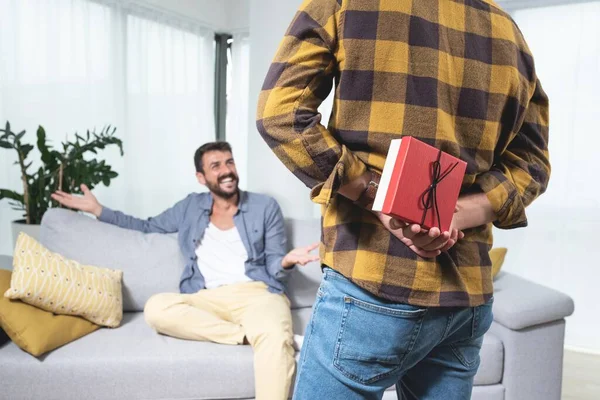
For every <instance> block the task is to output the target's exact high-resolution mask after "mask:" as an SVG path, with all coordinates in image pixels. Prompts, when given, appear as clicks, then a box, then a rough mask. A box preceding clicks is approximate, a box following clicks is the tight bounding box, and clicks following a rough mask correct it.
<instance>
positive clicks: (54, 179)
mask: <svg viewBox="0 0 600 400" xmlns="http://www.w3.org/2000/svg"><path fill="white" fill-rule="evenodd" d="M115 131H116V128H111V127H110V126H109V127H106V128H104V129H102V131H100V133H96V132H95V131H93V132H90V131H87V134H86V135H85V136H80V135H78V134H77V133H76V134H75V139H74V140H71V141H65V142H63V143H61V148H60V150H57V149H55V148H53V147H52V146H51V145H49V144H48V143H47V140H46V131H45V130H44V128H43V127H42V126H40V127H38V130H37V142H36V145H37V149H38V151H39V153H40V159H39V160H36V162H35V163H34V162H33V161H29V156H30V155H31V151H32V150H33V149H34V146H33V145H31V144H27V143H24V142H23V141H22V139H23V137H24V136H25V131H22V132H19V133H15V132H13V131H12V130H11V127H10V123H8V122H7V123H6V127H5V128H4V129H0V147H1V148H5V149H8V150H14V151H16V152H17V161H16V162H15V164H16V165H18V166H19V170H20V175H21V182H22V186H23V189H22V193H19V192H17V191H13V190H8V189H0V200H3V199H7V200H8V201H9V202H10V205H11V206H12V207H13V209H15V210H19V211H23V217H24V219H22V220H18V221H14V222H13V223H12V226H13V241H16V239H17V237H18V234H19V232H22V231H24V232H26V233H27V234H29V235H30V236H32V237H35V238H37V237H38V232H39V224H40V223H41V221H42V217H43V216H44V213H45V212H46V211H47V210H48V209H49V208H50V207H53V206H55V205H57V203H56V202H55V201H54V200H52V199H51V197H50V195H51V194H52V193H54V192H55V191H56V190H59V189H60V190H62V191H64V192H68V193H80V189H79V184H81V183H85V184H86V185H87V186H88V187H89V188H90V189H92V188H94V186H97V185H98V184H99V183H103V184H104V185H106V186H109V185H110V181H111V180H112V179H114V178H116V177H117V176H118V174H117V172H115V171H113V169H112V167H111V166H110V165H107V164H106V162H105V161H104V160H101V161H99V160H97V159H96V158H94V157H89V155H90V154H97V153H98V150H102V149H104V148H106V147H107V146H111V145H115V146H117V147H118V148H119V150H120V154H121V156H122V155H123V143H122V142H121V140H120V139H119V138H117V137H115V136H114V133H115ZM84 156H88V157H84ZM38 161H39V162H38Z"/></svg>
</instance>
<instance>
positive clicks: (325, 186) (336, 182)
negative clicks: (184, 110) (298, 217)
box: [310, 146, 367, 205]
mask: <svg viewBox="0 0 600 400" xmlns="http://www.w3.org/2000/svg"><path fill="white" fill-rule="evenodd" d="M366 171H367V166H366V165H365V163H364V162H362V160H360V159H359V158H358V157H357V156H355V155H354V153H352V152H351V151H349V150H348V148H347V147H346V146H342V156H341V157H340V159H339V161H338V162H337V163H336V165H335V167H334V168H333V171H332V172H331V174H330V175H329V177H328V178H327V180H325V182H321V183H319V184H317V185H316V186H315V187H313V188H312V190H311V191H310V198H311V200H312V201H313V202H315V203H317V204H325V205H329V203H330V202H331V199H332V198H333V197H334V196H335V195H336V194H337V191H338V190H339V188H340V187H342V186H344V185H345V184H347V183H349V182H352V181H353V180H355V179H358V178H360V177H361V176H362V175H363V174H364V173H365V172H366Z"/></svg>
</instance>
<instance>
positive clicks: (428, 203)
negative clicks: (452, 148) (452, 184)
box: [420, 150, 458, 230]
mask: <svg viewBox="0 0 600 400" xmlns="http://www.w3.org/2000/svg"><path fill="white" fill-rule="evenodd" d="M441 158H442V150H440V151H439V152H438V155H437V159H436V160H435V161H434V162H433V168H432V171H431V172H432V176H431V185H429V187H428V188H427V190H425V192H423V194H422V195H421V205H423V217H422V218H421V224H420V225H421V226H422V225H423V224H424V223H425V218H427V212H428V211H429V210H431V209H432V208H433V209H435V213H436V216H437V223H438V228H439V229H440V230H441V229H442V225H441V222H440V210H439V209H438V204H437V186H438V184H439V183H440V182H441V181H443V180H444V179H445V178H446V177H447V176H448V175H450V173H451V172H452V171H453V170H454V168H456V166H457V165H458V163H455V164H454V165H453V166H451V167H450V168H449V169H448V170H446V172H444V173H443V174H442V173H441V171H442V165H441V164H440V159H441Z"/></svg>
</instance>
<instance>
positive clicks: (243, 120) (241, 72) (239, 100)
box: [225, 32, 250, 188]
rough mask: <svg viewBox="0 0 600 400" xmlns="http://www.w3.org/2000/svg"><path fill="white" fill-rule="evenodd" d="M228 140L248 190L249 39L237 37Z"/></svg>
mask: <svg viewBox="0 0 600 400" xmlns="http://www.w3.org/2000/svg"><path fill="white" fill-rule="evenodd" d="M228 58H229V59H228V64H229V65H230V68H228V77H227V120H226V127H227V129H226V133H225V135H226V137H227V141H228V142H229V143H230V144H231V147H232V149H233V155H234V158H235V163H236V167H237V170H238V174H239V177H240V186H241V187H243V188H246V187H247V184H248V182H247V180H246V179H247V177H248V175H247V173H248V156H249V155H248V150H247V149H248V99H249V96H250V91H249V83H250V82H249V79H250V37H249V35H248V33H247V32H240V33H234V35H233V42H232V44H231V52H230V53H229V57H228Z"/></svg>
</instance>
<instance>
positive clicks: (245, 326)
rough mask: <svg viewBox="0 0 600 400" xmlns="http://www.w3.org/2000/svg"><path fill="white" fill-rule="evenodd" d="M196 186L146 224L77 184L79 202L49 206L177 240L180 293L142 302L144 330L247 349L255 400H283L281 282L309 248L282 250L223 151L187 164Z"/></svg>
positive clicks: (271, 203) (290, 368) (268, 217)
mask: <svg viewBox="0 0 600 400" xmlns="http://www.w3.org/2000/svg"><path fill="white" fill-rule="evenodd" d="M194 163H195V165H196V171H197V172H196V177H197V179H198V182H200V183H201V184H203V185H205V186H206V187H208V189H209V190H210V193H200V194H197V193H193V194H190V195H189V196H187V197H186V198H185V199H184V200H182V201H180V202H179V203H177V204H175V205H174V206H173V207H172V208H170V209H168V210H166V211H165V212H163V213H162V214H160V215H158V216H157V217H155V218H150V219H148V220H147V221H144V220H141V219H137V218H134V217H131V216H128V215H125V214H123V213H121V212H119V211H114V210H111V209H109V208H107V207H103V206H102V205H100V203H99V202H98V201H97V200H96V198H95V197H94V195H93V194H92V193H91V192H90V190H89V189H88V188H87V187H86V186H85V185H82V186H81V189H82V191H83V197H79V196H73V195H70V194H67V193H64V192H60V191H59V192H56V193H54V194H53V195H52V198H53V199H54V200H56V201H58V202H59V203H61V204H63V205H65V206H67V207H70V208H74V209H78V210H82V211H85V212H89V213H92V214H94V215H96V216H97V217H98V219H99V220H100V221H103V222H108V223H110V224H114V225H118V226H120V227H122V228H128V229H135V230H138V231H141V232H147V233H150V232H159V233H172V232H179V236H178V240H179V245H180V248H181V251H182V253H183V255H184V256H185V259H186V260H188V262H187V264H186V266H185V269H184V271H183V275H182V276H181V281H180V291H181V294H177V293H163V294H157V295H154V296H152V297H151V298H150V299H149V300H148V302H147V304H146V306H145V309H144V314H145V318H146V321H147V322H148V324H149V325H150V326H152V327H153V328H154V329H156V330H157V331H158V332H160V333H163V334H165V335H169V336H173V337H177V338H182V339H189V340H204V341H212V342H216V343H223V344H248V343H249V344H251V345H252V348H253V350H254V369H255V376H256V378H255V381H256V398H257V399H259V400H261V399H274V400H275V399H276V400H279V399H287V397H288V392H289V388H290V384H291V379H292V376H293V374H294V368H295V361H294V349H293V347H292V345H293V333H292V318H291V313H290V302H289V300H288V298H287V297H286V295H285V284H284V282H285V278H286V276H287V275H288V274H289V272H290V271H291V269H292V268H293V267H294V265H295V264H301V265H305V264H307V263H308V262H311V261H316V260H318V256H315V255H311V254H310V252H311V251H312V250H314V249H315V248H316V247H317V246H318V244H313V245H311V246H308V247H305V248H299V249H294V250H292V251H291V252H289V253H287V254H286V253H285V250H286V237H285V231H284V223H283V216H282V213H281V210H280V208H279V205H278V204H277V202H276V201H275V200H274V199H272V198H270V197H267V196H264V195H260V194H255V193H249V192H243V191H241V190H239V189H238V179H239V178H238V175H237V171H236V167H235V163H234V161H233V156H232V153H231V147H230V145H229V144H228V143H225V142H215V143H207V144H205V145H203V146H202V147H200V148H199V149H198V150H197V151H196V154H195V155H194Z"/></svg>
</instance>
